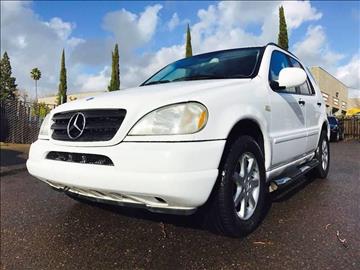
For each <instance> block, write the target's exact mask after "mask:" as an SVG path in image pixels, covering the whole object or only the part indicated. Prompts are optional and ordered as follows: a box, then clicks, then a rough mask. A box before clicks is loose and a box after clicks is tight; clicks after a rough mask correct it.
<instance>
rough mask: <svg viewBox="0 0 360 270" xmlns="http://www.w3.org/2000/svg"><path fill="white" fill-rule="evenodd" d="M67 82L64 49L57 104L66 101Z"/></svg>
mask: <svg viewBox="0 0 360 270" xmlns="http://www.w3.org/2000/svg"><path fill="white" fill-rule="evenodd" d="M66 91H67V82H66V67H65V52H64V49H63V51H62V55H61V67H60V83H59V89H58V97H57V104H58V105H60V104H62V103H65V102H66V101H67V95H66Z"/></svg>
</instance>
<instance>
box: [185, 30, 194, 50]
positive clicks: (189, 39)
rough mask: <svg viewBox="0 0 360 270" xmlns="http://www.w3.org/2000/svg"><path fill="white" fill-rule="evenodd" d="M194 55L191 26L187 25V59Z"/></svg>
mask: <svg viewBox="0 0 360 270" xmlns="http://www.w3.org/2000/svg"><path fill="white" fill-rule="evenodd" d="M192 55H193V54H192V46H191V33H190V26H189V24H188V25H187V31H186V49H185V57H191V56H192Z"/></svg>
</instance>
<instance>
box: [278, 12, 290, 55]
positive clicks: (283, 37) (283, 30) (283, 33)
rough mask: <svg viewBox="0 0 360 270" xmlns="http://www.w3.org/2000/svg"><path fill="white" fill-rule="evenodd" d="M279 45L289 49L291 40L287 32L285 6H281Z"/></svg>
mask: <svg viewBox="0 0 360 270" xmlns="http://www.w3.org/2000/svg"><path fill="white" fill-rule="evenodd" d="M278 45H279V46H280V47H281V48H283V49H285V50H288V49H289V40H288V33H287V26H286V21H285V14H284V8H283V6H281V7H279V36H278Z"/></svg>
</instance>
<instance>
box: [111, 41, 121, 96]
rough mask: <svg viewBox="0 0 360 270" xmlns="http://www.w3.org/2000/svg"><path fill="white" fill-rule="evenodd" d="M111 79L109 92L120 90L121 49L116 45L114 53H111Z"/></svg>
mask: <svg viewBox="0 0 360 270" xmlns="http://www.w3.org/2000/svg"><path fill="white" fill-rule="evenodd" d="M111 57H112V62H111V79H110V84H109V86H108V90H109V91H116V90H120V68H119V48H118V45H117V44H115V48H114V51H113V52H111Z"/></svg>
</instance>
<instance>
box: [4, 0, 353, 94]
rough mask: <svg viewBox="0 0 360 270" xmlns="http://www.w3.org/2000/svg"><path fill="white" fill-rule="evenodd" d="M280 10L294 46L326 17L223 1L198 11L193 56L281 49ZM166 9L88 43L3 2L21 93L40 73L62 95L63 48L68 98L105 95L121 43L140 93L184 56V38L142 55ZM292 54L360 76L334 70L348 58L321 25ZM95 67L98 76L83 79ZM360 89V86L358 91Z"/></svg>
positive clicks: (59, 23)
mask: <svg viewBox="0 0 360 270" xmlns="http://www.w3.org/2000/svg"><path fill="white" fill-rule="evenodd" d="M280 5H283V6H284V9H285V15H286V20H287V25H288V30H289V36H290V41H291V33H292V31H294V30H295V29H297V28H299V26H300V25H302V24H304V23H306V22H310V21H317V20H319V19H320V18H321V17H322V13H321V12H319V11H318V10H316V9H315V8H314V7H313V6H312V5H311V2H309V1H283V2H280V1H279V2H273V1H270V2H266V4H264V2H256V1H237V2H235V1H233V2H230V1H224V2H219V3H216V4H212V5H209V6H208V7H207V8H205V9H200V10H198V11H197V20H195V21H194V22H193V24H192V25H190V26H191V35H192V45H193V52H194V54H199V53H202V52H207V51H213V50H217V49H227V48H234V47H242V46H252V45H264V44H266V43H268V42H276V41H277V33H278V23H279V22H278V8H279V6H280ZM161 9H162V5H158V4H157V5H152V6H147V7H145V8H144V11H143V12H140V13H138V14H137V13H133V12H130V11H128V10H126V9H121V10H117V11H112V12H109V13H107V14H105V16H104V18H103V23H102V27H103V29H104V30H105V31H107V32H108V33H109V35H108V37H106V38H102V39H100V38H99V39H82V38H79V37H76V36H74V35H73V30H74V28H75V27H76V24H75V23H73V22H66V21H64V20H63V19H61V18H59V17H54V18H51V19H50V20H49V21H44V20H42V19H41V18H40V17H39V16H38V15H37V14H35V13H34V12H33V10H32V9H31V5H30V4H29V3H28V2H9V1H8V2H1V25H2V29H1V30H2V39H1V49H2V52H3V51H4V50H7V51H8V53H9V55H10V58H11V63H12V66H13V71H14V75H15V76H16V78H17V83H18V84H19V86H20V88H26V89H29V90H31V89H32V88H33V82H32V80H31V79H30V76H29V72H30V70H31V69H32V68H33V67H35V66H37V67H39V68H40V70H41V71H42V74H43V78H42V79H41V80H40V82H39V86H40V89H39V90H40V93H42V94H45V93H47V94H49V93H50V92H51V93H54V92H56V89H57V84H58V74H59V66H60V54H61V50H62V48H65V49H66V61H67V68H68V90H69V92H72V91H73V92H74V91H75V92H77V91H91V90H95V91H96V90H105V89H106V88H107V85H108V83H109V77H110V69H109V65H110V64H111V51H112V50H113V47H114V44H115V43H118V44H119V51H120V78H121V87H122V88H124V87H130V86H135V85H138V84H140V83H141V82H142V81H144V80H145V79H146V78H147V77H149V76H150V75H151V74H153V73H154V72H156V71H157V70H159V69H160V68H161V67H163V66H165V65H167V64H168V63H170V62H172V61H175V60H177V59H179V58H182V57H183V56H184V51H185V50H184V42H185V32H184V35H183V37H182V38H181V40H179V42H178V43H177V44H174V45H172V46H169V47H164V48H160V49H159V50H158V51H155V52H146V53H143V54H142V55H139V53H138V52H136V50H138V49H139V48H144V47H145V46H146V45H147V44H148V43H150V42H152V40H153V37H154V35H155V33H156V31H157V29H158V25H159V22H160V21H161V18H160V11H161ZM183 22H185V20H184V21H180V19H179V16H178V14H177V13H174V14H173V15H172V18H171V19H170V21H168V22H166V26H167V27H168V29H169V30H170V31H171V30H173V29H174V28H175V27H177V26H178V25H179V24H182V23H183ZM253 26H255V27H258V28H260V32H259V33H256V34H254V33H253V32H251V31H249V30H248V29H249V28H251V27H253ZM290 45H291V42H290ZM291 47H292V48H293V51H294V52H295V54H297V56H299V58H301V59H302V60H304V61H305V63H306V64H307V65H321V66H323V67H324V68H326V69H330V70H329V71H330V72H333V73H334V74H337V76H338V78H340V79H341V80H344V82H345V83H346V84H349V86H350V85H352V83H351V80H352V79H353V78H354V72H358V69H359V67H358V66H357V71H356V68H354V65H355V67H356V61H358V62H359V57H358V56H357V58H355V60H354V61H352V62H350V63H349V64H346V65H344V66H342V67H340V68H339V69H338V70H336V66H338V62H339V60H340V59H342V58H343V57H344V55H342V54H340V53H338V52H335V51H333V50H331V49H330V46H329V42H328V40H327V38H326V34H325V30H324V28H323V27H322V26H320V25H317V26H310V27H308V30H307V33H306V35H305V37H304V39H303V40H300V41H299V42H297V43H296V44H295V45H294V46H291ZM145 51H146V50H145ZM358 62H357V63H358ZM89 67H91V68H95V69H97V70H100V71H99V72H85V71H84V70H89ZM354 69H355V71H354ZM358 73H359V72H358ZM355 75H356V73H355ZM357 78H358V77H357ZM348 81H349V83H348ZM357 81H358V80H357ZM355 85H357V86H356V87H358V85H359V84H358V83H357V84H356V83H355Z"/></svg>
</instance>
